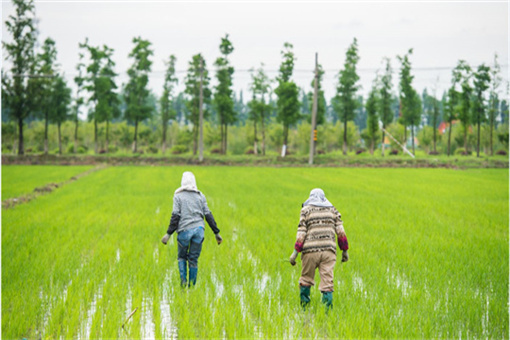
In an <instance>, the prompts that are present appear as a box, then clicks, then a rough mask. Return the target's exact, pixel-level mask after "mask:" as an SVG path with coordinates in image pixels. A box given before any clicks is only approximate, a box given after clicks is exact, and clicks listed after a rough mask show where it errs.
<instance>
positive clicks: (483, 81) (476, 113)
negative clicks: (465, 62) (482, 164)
mask: <svg viewBox="0 0 510 340" xmlns="http://www.w3.org/2000/svg"><path fill="white" fill-rule="evenodd" d="M490 81H491V75H490V67H489V66H487V65H485V64H481V65H480V66H478V68H477V70H476V72H475V73H474V89H473V91H474V93H475V94H474V96H473V121H474V122H475V123H476V126H477V129H476V130H477V134H476V157H480V125H481V123H482V122H485V121H486V120H487V116H486V112H487V104H486V98H485V91H487V89H489V86H490Z"/></svg>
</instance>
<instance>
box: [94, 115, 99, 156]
mask: <svg viewBox="0 0 510 340" xmlns="http://www.w3.org/2000/svg"><path fill="white" fill-rule="evenodd" d="M97 147H98V146H97V120H96V119H95V118H94V152H95V153H96V155H97V153H98V150H97Z"/></svg>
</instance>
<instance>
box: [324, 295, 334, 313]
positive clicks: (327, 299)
mask: <svg viewBox="0 0 510 340" xmlns="http://www.w3.org/2000/svg"><path fill="white" fill-rule="evenodd" d="M322 303H323V304H324V305H325V306H326V311H329V309H330V308H333V292H322Z"/></svg>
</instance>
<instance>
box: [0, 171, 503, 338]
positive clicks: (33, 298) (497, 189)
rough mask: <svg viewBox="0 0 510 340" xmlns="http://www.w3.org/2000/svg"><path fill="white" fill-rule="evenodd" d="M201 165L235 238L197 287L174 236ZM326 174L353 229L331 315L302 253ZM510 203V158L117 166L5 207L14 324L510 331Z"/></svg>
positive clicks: (428, 334) (209, 248)
mask: <svg viewBox="0 0 510 340" xmlns="http://www.w3.org/2000/svg"><path fill="white" fill-rule="evenodd" d="M6 168H9V167H3V169H2V170H3V175H4V176H9V180H8V181H6V182H4V178H3V179H2V184H3V186H2V191H3V190H14V188H9V186H15V185H17V184H15V183H18V182H17V181H18V180H19V181H22V179H21V178H19V179H16V176H17V174H20V175H19V176H21V174H25V175H23V176H24V177H25V178H34V179H35V178H37V177H38V175H39V173H40V170H39V169H38V168H37V167H25V168H23V167H21V168H22V170H20V171H19V172H16V173H14V172H13V173H11V174H8V173H7V172H6V171H5V169H6ZM21 168H20V169H21ZM65 169H68V170H70V171H76V172H80V171H82V170H83V169H81V168H75V167H69V168H65ZM186 170H190V171H193V172H194V174H195V176H196V178H197V184H198V187H199V189H200V190H201V191H202V192H203V193H204V194H205V195H206V197H207V199H208V204H209V207H210V209H211V210H212V211H213V213H214V216H215V218H216V220H217V222H218V226H219V228H220V229H221V234H222V236H223V239H224V242H223V244H221V245H220V246H218V245H216V243H215V240H214V237H213V234H212V232H211V231H210V230H209V229H208V227H207V226H206V233H205V235H206V239H205V241H204V246H203V251H202V255H201V257H200V259H199V272H198V281H197V285H196V286H195V287H193V288H190V289H182V288H181V287H180V286H179V274H178V270H177V260H176V259H177V243H176V240H175V237H176V236H175V235H173V236H172V238H171V239H170V241H169V242H168V245H166V246H164V245H163V244H162V243H161V242H160V239H161V236H162V235H163V234H164V232H165V231H166V228H167V226H168V222H169V219H170V213H171V209H172V196H173V191H174V190H175V189H176V188H177V187H178V186H179V184H180V179H181V175H182V172H183V171H186ZM66 176H67V175H66ZM6 179H7V177H6ZM40 180H41V181H44V180H46V179H43V178H41V179H40ZM43 184H44V183H41V185H43ZM37 185H40V184H37ZM5 186H7V187H5ZM315 187H320V188H322V189H323V190H324V191H325V193H326V196H327V197H328V199H329V200H330V201H331V202H332V203H333V204H335V206H336V207H337V208H338V210H339V211H340V212H341V213H342V217H343V221H344V225H345V229H346V232H347V235H348V238H349V244H350V250H349V254H350V260H349V262H347V263H345V264H341V263H340V262H339V261H338V262H337V265H336V267H335V291H334V297H333V299H334V300H333V303H334V307H333V310H332V311H330V312H329V313H327V314H326V312H325V310H324V308H323V306H322V305H321V303H320V292H319V290H318V288H317V287H313V288H312V293H311V298H312V302H311V305H310V308H309V309H308V310H307V311H306V312H304V311H303V310H302V309H301V307H300V305H299V288H298V279H299V276H300V259H298V265H297V266H295V267H292V266H290V264H289V263H288V257H289V255H290V253H291V252H292V249H293V245H294V242H295V236H296V230H297V223H298V220H299V212H300V209H301V203H302V202H303V201H304V200H305V199H306V198H307V197H308V194H309V192H310V190H311V189H313V188H315ZM508 213H509V211H508V170H490V169H477V170H466V171H454V170H443V169H368V168H367V169H352V168H351V169H341V168H336V169H327V168H247V167H127V166H126V167H110V168H106V169H103V170H100V171H97V172H94V173H91V174H90V175H88V176H85V177H82V178H80V179H79V180H78V181H76V182H72V183H69V184H67V185H65V186H64V187H62V188H60V189H59V190H57V191H55V192H53V193H51V194H49V195H45V196H41V197H38V198H37V199H35V200H33V201H30V202H29V203H26V204H21V205H18V206H16V207H14V208H11V209H7V210H3V211H2V336H3V337H4V338H23V337H25V338H39V337H41V338H60V337H63V338H79V339H86V338H121V339H131V338H234V337H235V338H301V337H302V338H316V337H318V338H453V337H461V338H468V337H474V338H482V337H483V338H508V322H509V318H508V276H509V275H508V274H509V272H508V265H509V263H508V255H509V252H508V226H509V223H508ZM316 281H317V283H318V276H317V277H316ZM136 308H138V309H137V311H136V312H135V313H134V314H133V315H132V316H131V318H130V319H129V320H128V321H126V318H127V317H128V315H129V314H130V313H131V312H132V311H133V310H135V309H136ZM123 324H124V327H122V325H123Z"/></svg>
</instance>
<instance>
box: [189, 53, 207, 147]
mask: <svg viewBox="0 0 510 340" xmlns="http://www.w3.org/2000/svg"><path fill="white" fill-rule="evenodd" d="M201 65H202V66H201ZM209 81H210V79H209V72H208V71H207V67H206V63H205V60H204V58H203V57H202V55H201V54H196V55H194V56H193V57H192V59H191V61H190V62H189V64H188V73H187V74H186V78H185V80H184V83H185V85H186V88H185V90H184V93H185V94H186V95H187V99H186V107H187V109H188V111H187V112H186V113H187V115H186V119H187V120H188V121H189V122H191V123H192V125H193V155H194V156H196V154H197V149H198V132H199V118H200V117H199V115H200V109H201V108H200V106H201V105H200V104H201V101H200V86H202V104H203V105H202V106H206V108H207V104H209V102H210V98H211V90H210V89H209ZM208 113H209V111H208V110H207V109H206V110H204V111H203V115H204V118H207V116H208Z"/></svg>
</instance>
